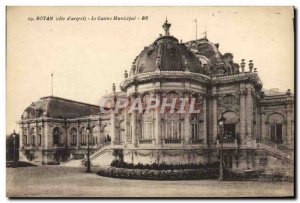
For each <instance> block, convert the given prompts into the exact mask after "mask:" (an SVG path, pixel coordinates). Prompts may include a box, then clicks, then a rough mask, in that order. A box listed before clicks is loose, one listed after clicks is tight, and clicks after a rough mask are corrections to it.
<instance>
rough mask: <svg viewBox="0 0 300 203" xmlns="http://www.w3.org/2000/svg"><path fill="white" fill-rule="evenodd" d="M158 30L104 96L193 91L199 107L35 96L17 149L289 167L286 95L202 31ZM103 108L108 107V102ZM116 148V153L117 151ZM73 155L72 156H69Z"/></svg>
mask: <svg viewBox="0 0 300 203" xmlns="http://www.w3.org/2000/svg"><path fill="white" fill-rule="evenodd" d="M170 27H171V24H169V23H168V21H166V22H165V23H164V24H163V29H164V31H165V34H164V35H160V36H159V37H158V38H157V39H156V40H155V41H154V42H153V43H152V44H150V45H149V46H146V47H145V48H144V50H142V51H141V52H140V54H139V55H138V56H137V57H136V58H135V59H134V61H133V63H132V67H131V69H130V71H129V73H127V71H125V74H124V80H123V81H122V82H121V84H120V88H121V92H116V88H115V86H114V85H113V88H112V89H113V91H112V93H111V94H110V95H106V97H112V98H119V97H123V98H128V99H129V100H134V99H135V98H141V100H142V101H143V100H145V99H147V98H149V97H155V98H158V99H161V98H163V97H164V98H165V97H166V98H168V100H169V101H171V99H172V98H184V97H185V98H197V100H198V101H199V108H200V113H189V112H186V113H170V112H165V113H163V114H162V113H160V112H159V110H158V109H153V110H151V111H150V112H148V113H146V112H143V113H139V112H131V113H129V112H128V110H127V109H123V110H122V111H119V112H117V113H100V112H99V106H95V105H90V104H86V103H82V102H76V101H72V100H67V99H63V98H58V97H53V96H49V97H43V98H41V99H40V100H38V101H36V102H33V103H32V104H31V105H30V106H28V108H26V109H25V110H24V113H23V114H22V116H21V120H20V121H19V125H20V150H19V151H20V157H21V158H22V159H23V160H26V161H30V162H33V163H36V164H59V163H63V164H71V163H73V164H75V163H79V164H80V163H81V162H82V160H84V159H85V157H86V154H87V148H88V147H89V149H90V151H91V153H92V155H91V161H92V164H93V165H95V166H97V165H101V164H104V165H105V164H110V163H111V161H112V160H113V159H114V158H115V157H114V156H119V158H120V157H121V158H122V159H123V160H124V161H125V162H128V163H134V164H138V163H149V164H150V163H163V162H165V163H199V162H201V163H207V162H214V161H218V160H220V153H219V152H220V150H221V149H222V151H223V161H224V165H225V167H227V168H230V169H232V170H245V169H261V168H262V169H270V170H273V169H274V170H277V169H278V170H281V169H282V170H285V171H288V170H289V171H292V170H293V167H294V95H293V94H292V93H291V91H290V90H287V91H286V92H274V91H265V90H263V89H262V87H263V85H262V82H261V80H260V78H259V76H258V71H257V68H255V66H254V63H253V61H252V60H249V61H248V60H247V61H246V60H244V59H243V60H242V61H241V63H240V64H238V63H235V62H234V60H233V55H232V54H231V53H224V54H222V53H220V51H219V50H218V48H219V44H215V43H212V42H210V41H209V40H208V39H207V37H204V38H202V39H198V40H194V41H189V42H186V43H183V42H179V41H178V40H177V39H176V38H175V37H173V36H171V35H170V31H169V30H170ZM111 108H114V107H113V106H112V107H111ZM116 154H117V155H116ZM76 161H77V162H76Z"/></svg>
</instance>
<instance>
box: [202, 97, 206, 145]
mask: <svg viewBox="0 0 300 203" xmlns="http://www.w3.org/2000/svg"><path fill="white" fill-rule="evenodd" d="M206 109H207V108H206V97H205V96H204V97H203V98H202V115H203V123H202V126H203V130H202V133H203V142H204V145H205V146H207V123H206V116H207V115H206Z"/></svg>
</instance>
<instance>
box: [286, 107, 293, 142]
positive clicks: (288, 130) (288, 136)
mask: <svg viewBox="0 0 300 203" xmlns="http://www.w3.org/2000/svg"><path fill="white" fill-rule="evenodd" d="M286 117H287V118H286V125H287V126H286V142H287V143H286V144H288V145H292V144H293V143H292V136H293V134H292V118H291V111H290V110H288V111H287V115H286Z"/></svg>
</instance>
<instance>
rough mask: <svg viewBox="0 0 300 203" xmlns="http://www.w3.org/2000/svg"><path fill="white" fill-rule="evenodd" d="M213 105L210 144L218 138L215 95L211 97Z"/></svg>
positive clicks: (216, 98) (216, 97)
mask: <svg viewBox="0 0 300 203" xmlns="http://www.w3.org/2000/svg"><path fill="white" fill-rule="evenodd" d="M212 100H213V101H212V103H213V110H212V114H213V115H212V143H216V142H217V136H218V103H217V100H218V96H217V94H215V95H213V97H212Z"/></svg>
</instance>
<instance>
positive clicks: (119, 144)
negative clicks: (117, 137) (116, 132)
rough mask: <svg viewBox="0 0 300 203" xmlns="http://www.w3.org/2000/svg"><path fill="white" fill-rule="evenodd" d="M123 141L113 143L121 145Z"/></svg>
mask: <svg viewBox="0 0 300 203" xmlns="http://www.w3.org/2000/svg"><path fill="white" fill-rule="evenodd" d="M123 143H124V142H123V141H114V145H123Z"/></svg>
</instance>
